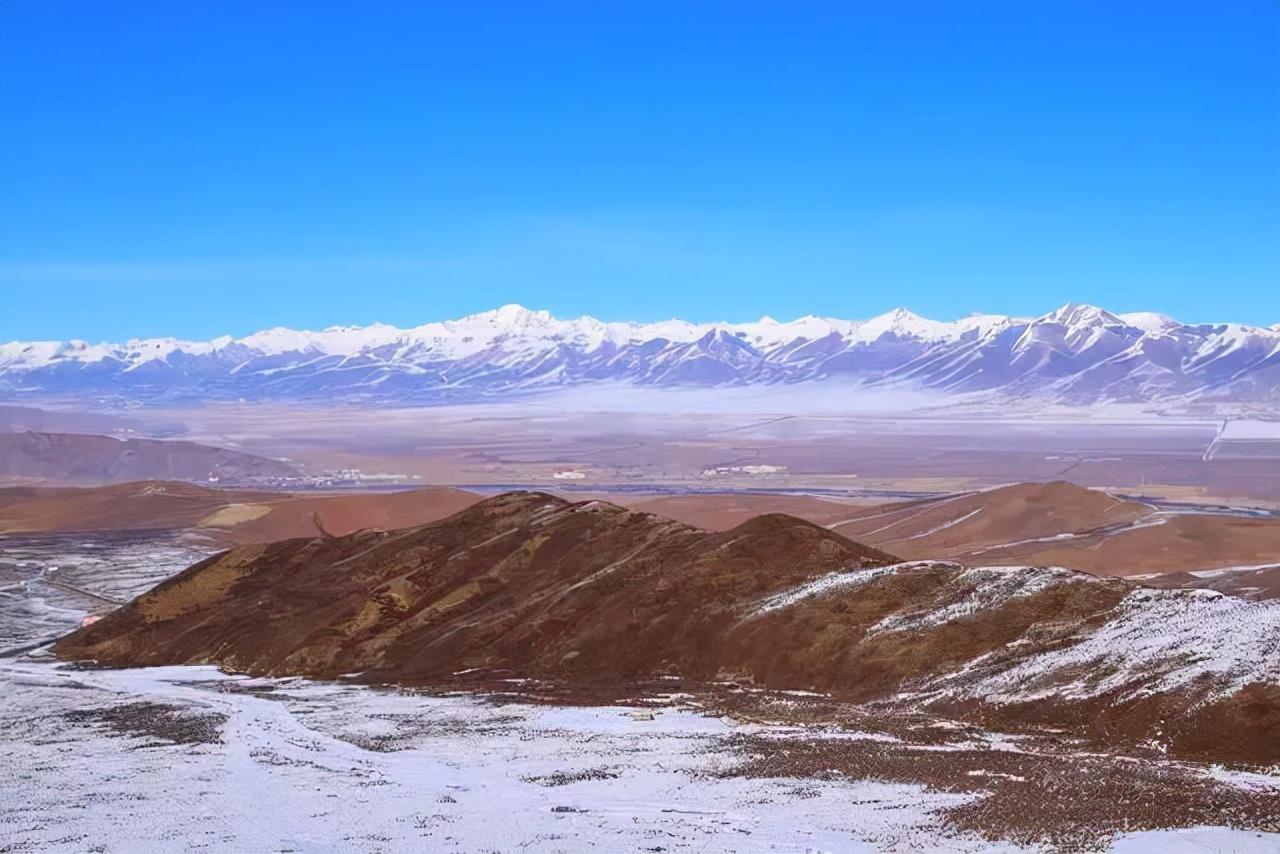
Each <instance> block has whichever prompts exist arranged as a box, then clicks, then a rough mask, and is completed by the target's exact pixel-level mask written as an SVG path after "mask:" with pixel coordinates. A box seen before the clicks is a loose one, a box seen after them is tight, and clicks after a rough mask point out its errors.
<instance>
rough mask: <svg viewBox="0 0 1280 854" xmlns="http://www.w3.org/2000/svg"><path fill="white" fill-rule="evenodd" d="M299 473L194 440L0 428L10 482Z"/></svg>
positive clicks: (3, 471) (237, 478) (2, 473)
mask: <svg viewBox="0 0 1280 854" xmlns="http://www.w3.org/2000/svg"><path fill="white" fill-rule="evenodd" d="M299 474H300V473H299V471H298V469H296V468H294V467H293V466H292V465H289V464H288V463H285V462H281V461H279V460H272V459H268V458H266V457H259V456H257V455H255V454H246V453H243V452H241V451H232V450H228V449H226V448H215V447H212V446H210V445H198V444H196V443H195V442H178V441H161V440H156V439H117V438H114V437H112V436H93V435H85V434H80V433H36V432H25V433H0V480H6V481H21V482H27V481H32V482H44V481H48V482H56V483H84V484H88V483H95V484H97V483H119V482H120V481H128V480H140V479H144V478H162V479H171V480H186V481H193V480H194V481H208V482H213V483H246V482H258V481H261V480H263V479H269V478H294V477H298V476H299Z"/></svg>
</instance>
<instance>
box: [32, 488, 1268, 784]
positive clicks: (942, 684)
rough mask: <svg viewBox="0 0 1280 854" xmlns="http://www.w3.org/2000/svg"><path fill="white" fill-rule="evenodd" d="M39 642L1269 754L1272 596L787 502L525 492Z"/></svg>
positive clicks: (161, 590) (185, 591)
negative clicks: (912, 554)
mask: <svg viewBox="0 0 1280 854" xmlns="http://www.w3.org/2000/svg"><path fill="white" fill-rule="evenodd" d="M1227 627H1230V630H1227ZM56 651H57V653H58V654H59V655H60V656H61V657H64V658H74V659H93V660H96V661H99V662H101V663H104V664H111V665H152V664H185V663H197V662H205V663H208V662H212V663H217V664H220V665H222V666H224V667H227V668H230V669H234V670H243V671H249V672H255V673H272V674H304V675H309V676H317V677H336V676H341V675H345V674H353V673H358V674H361V676H360V678H362V679H365V680H369V681H374V682H396V683H423V684H431V683H448V682H453V681H456V680H457V679H458V678H465V677H466V676H467V675H468V674H474V673H494V672H502V673H513V674H515V675H519V676H533V677H540V678H548V679H556V680H562V681H565V682H567V683H570V684H583V685H587V684H600V683H601V682H607V681H610V680H632V679H638V678H646V677H650V676H653V675H655V674H679V675H680V676H682V677H683V678H685V679H686V680H693V681H703V682H710V681H716V680H724V679H739V680H741V679H746V680H749V681H753V682H755V683H758V684H762V685H767V686H771V687H775V688H785V689H805V690H813V689H817V690H822V691H830V692H832V693H834V694H837V695H839V696H841V697H844V698H846V699H849V700H852V701H857V702H861V703H873V704H880V705H889V706H892V705H895V704H899V705H906V706H909V707H912V708H920V707H927V708H932V709H936V710H941V711H945V712H946V713H947V714H951V715H955V716H958V717H962V718H970V719H975V720H981V721H991V720H995V721H998V722H999V723H1000V724H1001V725H1002V726H1004V727H1012V728H1017V727H1019V726H1032V725H1036V726H1052V727H1059V728H1062V729H1064V730H1066V731H1069V732H1072V733H1074V734H1077V735H1080V736H1088V737H1098V738H1104V739H1112V740H1114V739H1123V740H1128V741H1132V742H1135V743H1137V742H1151V743H1158V744H1159V745H1160V746H1161V747H1162V749H1168V750H1171V751H1173V752H1174V753H1178V754H1183V755H1188V756H1199V757H1210V758H1213V759H1215V760H1218V761H1241V762H1251V763H1269V762H1277V761H1280V742H1278V741H1277V740H1275V739H1274V738H1272V736H1273V734H1274V732H1275V729H1276V727H1277V726H1280V605H1276V604H1275V603H1252V602H1246V601H1244V600H1239V599H1235V598H1232V597H1227V596H1222V595H1220V594H1217V593H1213V592H1210V591H1154V590H1150V589H1148V588H1143V587H1141V586H1139V585H1136V584H1133V583H1131V582H1126V581H1121V580H1116V579H1099V578H1096V577H1094V576H1090V575H1085V574H1082V573H1076V572H1072V571H1069V570H1062V569H1046V568H1036V567H999V568H972V567H964V566H960V565H958V564H952V563H940V562H916V563H906V564H903V563H898V562H897V561H896V559H895V558H893V557H891V556H890V555H888V554H886V553H884V552H880V551H878V550H875V549H872V548H869V547H865V546H861V545H859V544H857V543H855V542H853V541H851V540H848V539H846V538H844V537H842V536H840V535H838V534H835V533H833V532H831V531H829V530H826V529H824V528H821V527H818V526H815V525H813V524H810V523H807V522H804V521H801V520H798V519H795V518H791V517H787V516H781V515H767V516H761V517H757V518H755V519H752V520H750V521H748V522H746V523H744V524H742V525H740V526H738V527H736V528H734V529H732V530H730V531H726V532H722V533H710V532H706V531H701V530H698V529H696V528H692V527H689V526H687V525H683V524H680V523H678V522H674V521H671V520H667V519H662V518H660V517H656V516H653V515H650V514H647V513H642V512H637V511H631V510H626V509H624V508H621V507H617V506H614V505H610V504H607V503H603V502H597V501H591V502H584V503H578V504H571V503H568V502H565V501H563V500H560V499H557V498H554V497H552V496H548V495H543V494H540V493H510V494H507V495H503V496H499V497H497V498H493V499H489V500H486V501H483V502H481V503H479V504H477V505H475V506H472V507H470V508H468V509H467V510H464V511H462V512H461V513H459V514H457V515H455V516H453V517H450V518H448V519H446V520H442V521H439V522H435V523H431V524H427V525H423V526H419V527H414V528H409V529H405V530H399V531H394V532H385V531H363V532H358V533H355V534H351V535H348V536H345V537H328V538H325V537H321V538H312V539H297V540H289V541H284V542H279V543H274V544H270V545H255V546H244V547H239V548H236V549H233V550H231V551H230V552H226V553H224V554H221V555H218V556H215V557H213V558H210V559H209V560H206V561H204V562H202V563H200V564H197V565H196V566H193V567H191V568H190V569H188V570H186V571H185V572H183V573H180V574H179V575H177V576H174V577H173V578H171V579H170V580H168V581H166V582H164V583H163V584H161V585H160V586H158V587H157V588H155V589H154V590H153V591H151V592H149V593H147V594H145V595H143V596H141V597H139V598H138V599H136V600H134V601H133V602H132V603H130V604H129V605H128V606H126V607H124V608H122V609H120V610H118V611H116V612H114V613H112V614H110V615H109V616H107V617H105V618H104V619H102V620H101V621H99V622H97V623H95V624H93V625H91V626H89V627H86V628H84V629H81V630H80V631H78V632H76V633H74V634H72V635H69V636H68V637H66V638H64V639H63V640H61V641H60V642H59V643H58V645H57V647H56Z"/></svg>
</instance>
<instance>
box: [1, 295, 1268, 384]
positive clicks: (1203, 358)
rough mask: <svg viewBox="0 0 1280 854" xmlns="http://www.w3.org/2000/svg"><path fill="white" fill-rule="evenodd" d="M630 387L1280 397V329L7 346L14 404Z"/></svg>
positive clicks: (755, 329)
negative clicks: (75, 398) (834, 386)
mask: <svg viewBox="0 0 1280 854" xmlns="http://www.w3.org/2000/svg"><path fill="white" fill-rule="evenodd" d="M607 382H615V383H622V384H626V385H631V386H637V387H650V388H685V387H692V388H708V387H752V386H770V385H780V384H788V385H795V384H802V383H814V384H819V385H821V387H823V388H825V387H826V386H825V384H827V383H834V382H841V383H847V384H849V385H850V387H851V388H856V389H863V390H865V391H866V392H867V393H868V394H872V393H874V392H876V391H880V390H893V391H896V390H912V391H918V392H924V393H927V394H932V395H936V396H939V397H948V396H950V397H964V396H969V397H977V398H990V399H995V400H1010V399H1025V400H1035V401H1041V402H1048V403H1060V404H1066V405H1094V404H1105V403H1108V402H1133V403H1156V404H1174V405H1177V404H1183V405H1188V406H1194V405H1201V406H1213V405H1215V404H1229V403H1253V404H1267V403H1270V402H1272V401H1276V400H1280V329H1278V328H1277V327H1274V326H1273V327H1265V326H1250V325H1246V324H1238V323H1219V324H1185V323H1179V322H1178V321H1176V320H1173V319H1172V318H1169V317H1167V316H1165V315H1161V314H1157V313H1154V312H1130V313H1121V314H1113V313H1111V312H1109V311H1106V310H1104V309H1101V308H1098V307H1095V306H1090V305H1083V304H1077V303H1068V304H1066V305H1064V306H1062V307H1060V308H1058V309H1056V310H1054V311H1052V312H1049V313H1047V314H1044V315H1041V316H1039V317H1035V318H1018V317H1011V316H1005V315H983V314H974V315H970V316H969V317H965V318H961V319H958V320H955V321H936V320H930V319H928V318H924V317H921V316H919V315H916V314H914V313H912V312H910V311H907V310H905V309H895V310H893V311H890V312H887V313H885V314H881V315H879V316H877V317H873V318H871V319H868V320H862V321H858V320H842V319H839V318H830V317H816V316H813V315H808V316H805V317H801V318H798V319H796V320H793V321H787V322H779V321H776V320H774V319H772V318H769V317H764V318H762V319H761V320H759V321H755V322H747V323H693V322H690V321H686V320H679V319H672V320H666V321H658V322H654V323H625V322H604V321H600V320H598V319H596V318H593V317H587V316H584V317H579V318H575V319H568V320H562V319H558V318H556V317H554V316H552V315H551V314H550V313H549V312H547V311H532V310H530V309H527V308H524V307H523V306H518V305H507V306H503V307H501V308H499V309H495V310H492V311H487V312H481V313H478V314H473V315H468V316H467V317H463V318H460V319H458V320H446V321H438V322H432V323H427V324H423V325H421V326H417V327H412V328H408V329H400V328H397V327H394V326H389V325H386V324H373V325H370V326H365V327H359V326H355V327H340V326H335V327H329V328H327V329H324V330H320V331H306V330H292V329H285V328H280V327H277V328H274V329H268V330H263V331H261V332H256V333H253V334H251V335H247V336H244V337H241V338H231V337H229V336H224V337H221V338H215V339H212V340H210V341H182V340H179V339H174V338H152V339H134V340H130V341H127V342H124V343H120V344H111V343H102V344H90V343H88V342H85V341H74V340H73V341H35V342H21V341H15V342H9V343H7V344H0V395H5V396H11V397H23V396H27V397H30V396H38V395H41V394H45V395H55V396H56V395H79V396H86V395H92V396H95V397H101V396H103V395H118V396H121V397H125V398H133V399H141V400H156V401H174V400H176V401H183V400H187V401H190V400H227V399H246V400H296V401H305V400H313V399H325V400H335V399H336V400H350V401H374V402H400V401H407V402H432V401H437V400H468V399H476V398H484V399H491V398H495V397H497V398H500V397H502V396H506V395H514V394H519V393H526V392H536V391H545V390H548V389H557V388H566V387H576V386H584V385H587V386H589V385H596V384H600V383H607Z"/></svg>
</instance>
